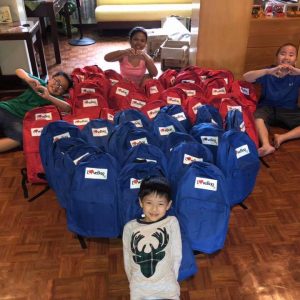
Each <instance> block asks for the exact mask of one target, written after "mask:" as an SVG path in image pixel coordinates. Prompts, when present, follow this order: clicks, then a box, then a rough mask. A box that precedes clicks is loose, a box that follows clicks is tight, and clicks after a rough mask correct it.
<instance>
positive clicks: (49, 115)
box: [35, 112, 52, 120]
mask: <svg viewBox="0 0 300 300" xmlns="http://www.w3.org/2000/svg"><path fill="white" fill-rule="evenodd" d="M35 120H52V113H50V112H49V113H40V114H35Z"/></svg>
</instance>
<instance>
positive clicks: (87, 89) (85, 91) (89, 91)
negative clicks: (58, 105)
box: [81, 87, 96, 94]
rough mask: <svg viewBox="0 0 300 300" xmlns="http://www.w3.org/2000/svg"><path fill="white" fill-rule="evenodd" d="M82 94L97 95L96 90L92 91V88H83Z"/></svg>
mask: <svg viewBox="0 0 300 300" xmlns="http://www.w3.org/2000/svg"><path fill="white" fill-rule="evenodd" d="M81 93H83V94H87V93H96V90H95V89H92V88H84V87H83V88H81Z"/></svg>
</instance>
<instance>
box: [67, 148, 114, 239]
mask: <svg viewBox="0 0 300 300" xmlns="http://www.w3.org/2000/svg"><path fill="white" fill-rule="evenodd" d="M118 174H119V165H118V163H117V161H116V160H115V158H114V157H112V156H111V155H110V154H108V153H105V152H100V153H96V154H92V155H90V156H89V157H88V158H87V159H85V160H82V161H80V162H79V163H78V164H77V166H76V167H75V170H74V172H73V176H72V177H71V178H70V188H69V189H68V191H65V192H66V193H68V194H69V201H68V205H67V226H68V229H69V230H70V231H72V232H74V233H77V234H78V235H80V236H83V237H94V238H96V237H106V238H115V237H118V236H119V234H120V226H119V219H118V189H117V178H118Z"/></svg>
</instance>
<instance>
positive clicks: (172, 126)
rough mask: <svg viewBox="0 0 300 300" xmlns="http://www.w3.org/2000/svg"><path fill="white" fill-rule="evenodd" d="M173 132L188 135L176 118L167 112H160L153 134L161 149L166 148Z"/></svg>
mask: <svg viewBox="0 0 300 300" xmlns="http://www.w3.org/2000/svg"><path fill="white" fill-rule="evenodd" d="M171 132H183V133H186V130H185V128H184V127H183V126H182V125H181V123H180V122H179V121H177V120H176V119H175V118H174V117H171V116H169V115H168V114H167V113H165V112H159V113H158V114H157V115H156V117H155V118H154V120H153V133H154V135H155V136H156V137H157V139H158V140H159V142H160V145H161V147H164V143H165V142H166V140H167V138H168V135H169V134H170V133H171Z"/></svg>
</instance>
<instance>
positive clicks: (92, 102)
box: [82, 98, 98, 107]
mask: <svg viewBox="0 0 300 300" xmlns="http://www.w3.org/2000/svg"><path fill="white" fill-rule="evenodd" d="M82 106H83V107H91V106H98V99H97V98H91V99H86V100H83V101H82Z"/></svg>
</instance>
